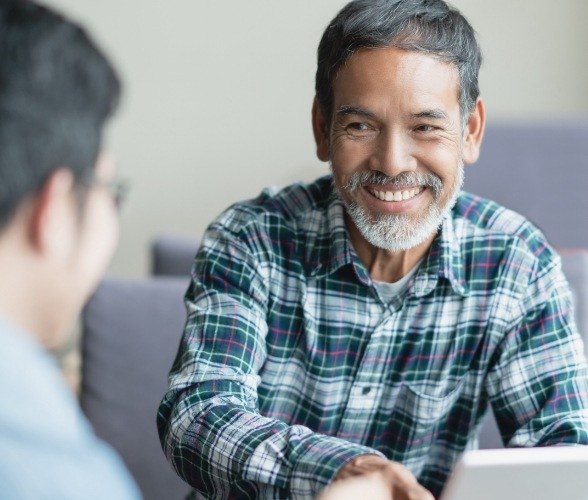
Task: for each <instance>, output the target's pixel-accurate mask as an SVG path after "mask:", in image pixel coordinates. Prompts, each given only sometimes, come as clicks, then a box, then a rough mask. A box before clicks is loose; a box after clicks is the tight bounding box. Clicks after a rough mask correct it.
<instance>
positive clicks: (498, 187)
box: [465, 121, 588, 248]
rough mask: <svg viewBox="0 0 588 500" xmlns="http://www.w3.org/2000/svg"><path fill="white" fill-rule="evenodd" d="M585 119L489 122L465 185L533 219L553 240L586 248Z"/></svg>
mask: <svg viewBox="0 0 588 500" xmlns="http://www.w3.org/2000/svg"><path fill="white" fill-rule="evenodd" d="M587 142H588V122H587V121H579V122H577V123H574V122H568V123H543V124H533V123H520V124H517V123H509V124H506V123H504V124H496V123H494V124H488V126H487V128H486V133H485V137H484V141H483V143H482V150H481V152H480V159H479V161H478V162H477V163H476V164H475V165H470V166H467V167H466V172H465V189H466V190H468V191H471V192H473V193H475V194H478V195H480V196H483V197H485V198H489V199H491V200H494V201H497V202H498V203H500V204H502V205H504V206H506V207H508V208H510V209H513V210H515V211H517V212H519V213H521V214H523V215H524V216H525V217H527V218H528V219H530V220H531V221H533V222H534V223H535V224H536V225H537V226H538V227H539V228H541V230H542V231H543V232H544V233H545V235H546V236H547V238H548V239H549V241H550V242H551V243H552V244H553V245H556V246H560V247H567V248H575V247H578V248H588V231H586V230H579V229H580V228H585V227H586V221H587V220H588V203H586V193H585V191H586V187H587V186H588V156H587V155H586V143H587Z"/></svg>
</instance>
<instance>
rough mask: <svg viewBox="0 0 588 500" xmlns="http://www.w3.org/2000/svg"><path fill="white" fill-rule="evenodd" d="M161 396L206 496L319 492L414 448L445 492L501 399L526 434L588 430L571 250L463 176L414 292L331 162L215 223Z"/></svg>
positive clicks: (164, 415) (511, 429) (538, 440)
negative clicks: (357, 237)
mask: <svg viewBox="0 0 588 500" xmlns="http://www.w3.org/2000/svg"><path fill="white" fill-rule="evenodd" d="M186 304H187V310H188V319H187V322H186V327H185V331H184V335H183V339H182V341H181V345H180V348H179V352H178V356H177V359H176V361H175V363H174V366H173V368H172V371H171V373H170V388H169V391H168V393H167V394H166V395H165V397H164V399H163V401H162V403H161V406H160V409H159V413H158V427H159V432H160V437H161V440H162V444H163V448H164V451H165V453H166V455H167V457H168V458H169V460H170V462H171V463H172V464H173V466H174V467H175V469H176V470H177V472H178V473H179V474H180V475H181V476H182V477H183V478H184V479H185V480H186V481H188V482H189V483H190V484H192V485H193V486H194V487H195V488H196V490H197V491H198V492H199V493H197V496H198V497H205V498H309V497H311V496H313V495H314V494H316V493H317V492H318V491H320V490H321V489H322V488H323V487H324V486H325V485H327V484H328V483H329V482H330V480H331V479H332V477H333V476H334V475H335V474H336V473H337V471H338V469H339V468H340V467H341V466H343V465H344V464H345V463H346V462H347V461H348V460H350V459H352V458H353V457H355V456H357V455H360V454H363V453H378V454H381V455H383V456H386V457H388V458H389V459H391V460H396V461H399V462H402V463H403V464H404V465H406V466H407V467H408V468H409V469H410V470H411V471H412V472H413V473H414V474H415V475H416V477H417V479H418V480H419V482H420V483H421V484H423V485H424V486H425V487H427V488H428V489H430V490H431V491H432V492H433V494H435V495H439V493H440V491H441V489H442V487H443V485H444V483H445V481H446V479H447V477H448V475H449V473H450V471H451V469H452V467H453V465H454V464H455V462H456V459H457V458H458V456H459V454H460V453H461V452H463V451H464V450H465V449H468V448H472V447H475V446H476V444H477V441H476V432H477V429H478V427H479V424H480V423H481V420H482V418H483V416H484V414H485V412H486V411H487V409H488V407H489V405H491V407H492V410H493V411H494V413H495V415H496V418H497V421H498V422H499V424H500V430H501V434H502V437H503V439H504V441H505V443H507V444H508V445H509V446H538V445H539V446H542V445H555V444H588V410H587V408H588V375H587V366H586V361H585V359H584V357H583V354H582V352H583V348H582V342H581V340H580V337H579V335H578V332H577V328H576V325H575V323H574V320H573V313H572V301H571V295H570V291H569V287H568V285H567V283H566V281H565V278H564V276H563V274H562V272H561V267H560V259H559V257H558V256H557V254H556V253H555V252H554V251H553V250H552V248H551V247H550V246H549V245H548V244H547V243H546V241H545V239H544V237H543V235H542V234H541V233H540V232H539V231H538V230H537V229H536V228H535V227H533V226H532V225H531V224H530V223H529V222H527V221H526V220H525V219H524V218H523V217H521V216H519V215H517V214H515V213H514V212H511V211H509V210H506V209H504V208H502V207H500V206H498V205H497V204H495V203H493V202H490V201H487V200H483V199H480V198H477V197H475V196H472V195H470V194H467V193H462V194H461V196H460V198H459V200H458V202H457V204H456V206H455V208H454V209H453V211H452V212H451V214H450V216H448V217H447V218H446V219H445V220H444V222H443V224H442V227H441V230H440V232H439V235H438V236H437V238H436V239H435V241H434V242H433V244H432V246H431V248H430V250H429V252H428V255H427V256H426V257H425V259H424V260H423V262H422V264H421V265H420V267H419V269H418V271H417V272H416V274H415V275H414V276H413V277H412V278H411V280H410V281H409V283H408V287H407V289H406V291H405V292H404V293H402V294H401V295H400V296H398V297H396V298H395V299H394V300H393V301H392V302H391V303H385V302H384V301H383V300H382V298H381V297H380V296H379V295H378V291H377V289H376V287H375V286H374V284H373V282H372V280H371V278H370V276H369V273H368V271H367V270H366V268H365V267H364V266H363V265H362V263H361V262H360V260H359V259H358V257H357V255H356V254H355V252H354V250H353V247H352V245H351V244H350V241H349V237H348V233H347V230H346V227H345V222H344V208H343V205H342V203H341V201H340V200H339V199H338V198H337V196H336V195H335V193H334V190H333V187H332V179H331V178H330V177H324V178H321V179H319V180H318V181H316V182H315V183H313V184H309V185H301V184H295V185H293V186H290V187H288V188H286V189H284V190H282V191H279V192H276V191H271V190H267V191H265V192H264V193H262V195H260V197H258V198H257V199H255V200H251V201H247V202H243V203H238V204H236V205H234V206H233V207H231V208H230V209H229V210H227V211H226V212H225V213H223V214H222V215H221V216H220V217H219V218H218V219H217V220H216V221H215V222H214V223H212V224H211V226H210V227H209V228H208V230H207V232H206V234H205V236H204V238H203V241H202V246H201V248H200V250H199V252H198V254H197V256H196V259H195V263H194V266H193V270H192V282H191V285H190V287H189V289H188V291H187V294H186Z"/></svg>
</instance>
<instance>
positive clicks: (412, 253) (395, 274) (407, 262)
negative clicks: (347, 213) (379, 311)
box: [346, 217, 435, 283]
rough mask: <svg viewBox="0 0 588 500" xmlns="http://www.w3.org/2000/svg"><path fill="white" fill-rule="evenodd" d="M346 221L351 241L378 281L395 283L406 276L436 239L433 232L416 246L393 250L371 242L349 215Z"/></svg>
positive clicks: (373, 277)
mask: <svg viewBox="0 0 588 500" xmlns="http://www.w3.org/2000/svg"><path fill="white" fill-rule="evenodd" d="M346 223H347V228H348V230H349V237H350V238H351V243H352V244H353V247H354V248H355V251H356V253H357V255H358V257H359V259H360V260H361V262H362V263H363V265H364V266H365V267H366V269H367V270H368V271H369V273H370V276H371V277H372V279H374V280H376V281H383V282H386V283H394V282H396V281H398V280H400V279H402V278H403V277H404V276H406V275H407V274H408V273H409V272H410V270H411V269H412V268H413V267H414V266H416V265H417V263H418V262H420V261H421V260H422V259H423V257H424V256H425V255H426V254H427V252H428V251H429V248H430V247H431V244H432V243H433V240H434V239H435V235H434V234H433V235H431V237H430V238H428V239H427V240H425V241H424V242H423V243H421V244H420V245H418V246H416V247H413V248H410V249H408V250H400V251H397V252H393V251H390V250H384V249H382V248H377V247H374V246H373V245H372V244H370V243H369V242H368V241H367V240H366V239H365V238H364V237H363V235H362V234H361V233H360V231H359V229H357V227H356V226H355V224H354V223H353V222H352V221H351V220H349V219H348V218H347V217H346Z"/></svg>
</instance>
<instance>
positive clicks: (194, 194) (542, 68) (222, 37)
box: [46, 0, 588, 276]
mask: <svg viewBox="0 0 588 500" xmlns="http://www.w3.org/2000/svg"><path fill="white" fill-rule="evenodd" d="M46 3H47V4H49V5H52V6H55V7H58V8H60V9H62V10H63V11H65V12H66V13H68V14H69V15H71V16H74V17H75V18H76V19H78V20H80V21H81V22H83V23H84V24H85V25H86V26H87V27H88V28H89V29H90V30H91V31H92V32H93V33H94V35H95V37H96V38H97V39H98V40H99V42H100V43H101V44H102V46H103V47H104V48H105V50H106V51H107V52H108V54H109V55H110V56H111V58H112V59H113V60H114V61H115V63H116V65H117V66H118V67H119V70H120V72H121V75H122V77H123V80H124V83H125V95H124V99H123V102H122V107H121V109H120V112H119V114H118V115H117V117H116V118H115V120H114V121H113V124H112V126H111V128H110V130H109V134H108V135H109V140H108V146H109V148H110V149H111V150H112V151H113V152H114V153H115V155H116V156H117V157H118V160H119V167H120V171H121V174H122V175H123V176H125V177H129V178H130V179H131V181H132V185H133V188H132V192H131V196H130V199H129V204H128V206H127V207H126V209H125V211H124V213H123V214H122V218H121V222H122V235H121V244H120V247H119V250H118V252H117V254H116V256H115V259H114V262H113V264H112V267H111V272H112V273H113V274H118V275H126V276H139V275H143V274H145V273H146V272H147V270H148V245H149V242H150V240H151V238H152V237H153V236H154V235H155V234H158V233H162V232H168V233H180V234H184V235H187V236H190V237H194V238H195V237H197V236H198V235H199V234H201V232H202V231H203V230H204V228H205V227H206V225H207V223H208V222H210V220H211V219H212V218H213V217H215V216H216V215H217V214H218V213H219V212H220V211H221V210H222V209H223V208H225V207H226V206H228V205H229V204H230V203H232V202H233V201H236V200H239V199H242V198H244V197H250V196H254V195H256V194H257V193H258V192H259V191H260V189H261V188H262V187H264V186H266V185H270V184H278V185H280V184H285V183H288V182H290V181H293V180H298V179H303V180H310V179H312V178H314V177H316V176H318V175H321V174H323V173H326V172H327V167H326V166H325V165H324V164H321V163H320V162H318V160H316V159H315V156H314V146H313V140H312V134H311V130H310V121H309V117H310V105H311V101H312V97H313V84H314V81H313V79H314V71H315V52H316V46H317V44H318V41H319V38H320V35H321V33H322V30H323V29H324V27H325V26H326V24H327V23H328V21H329V20H330V18H331V17H332V16H333V15H334V14H335V12H336V11H337V10H338V9H339V8H341V7H342V6H343V5H344V4H345V2H344V1H343V0H320V1H319V0H296V1H286V0H247V1H240V0H227V1H224V2H220V1H217V2H212V1H210V0H206V1H205V0H168V1H164V0H143V1H137V0H133V1H131V0H100V1H97V0H46ZM454 5H456V6H457V7H458V8H460V9H462V11H463V12H464V14H466V16H468V18H469V19H470V21H471V22H472V24H473V26H474V28H475V29H476V30H477V32H478V33H479V36H480V39H481V43H482V48H483V51H484V55H485V63H484V67H483V70H482V74H481V80H480V81H481V89H482V94H483V96H484V98H485V99H486V103H487V107H488V111H489V119H490V120H493V121H497V120H511V119H516V120H525V119H526V120H528V119H541V120H554V119H555V120H559V119H566V118H570V117H584V116H587V115H588V90H587V89H588V64H586V63H587V58H586V55H585V50H586V49H585V47H586V46H588V33H587V32H586V29H585V26H584V25H583V23H584V20H585V19H586V18H588V2H586V1H585V0H560V1H559V2H553V1H552V0H492V1H488V0H455V2H454Z"/></svg>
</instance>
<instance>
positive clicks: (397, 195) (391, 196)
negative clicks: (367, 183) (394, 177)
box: [372, 187, 423, 201]
mask: <svg viewBox="0 0 588 500" xmlns="http://www.w3.org/2000/svg"><path fill="white" fill-rule="evenodd" d="M422 190H423V188H422V187H418V188H413V189H405V190H404V191H379V190H377V189H373V190H372V194H373V195H374V196H375V197H376V198H378V199H379V200H382V201H403V200H410V199H411V198H414V197H415V196H416V195H417V194H419V193H420V192H421V191H422Z"/></svg>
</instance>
